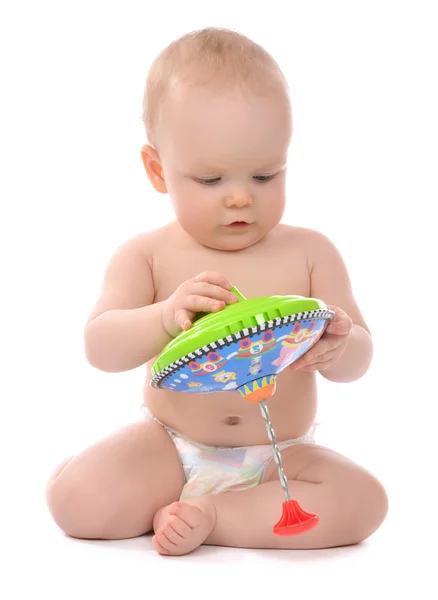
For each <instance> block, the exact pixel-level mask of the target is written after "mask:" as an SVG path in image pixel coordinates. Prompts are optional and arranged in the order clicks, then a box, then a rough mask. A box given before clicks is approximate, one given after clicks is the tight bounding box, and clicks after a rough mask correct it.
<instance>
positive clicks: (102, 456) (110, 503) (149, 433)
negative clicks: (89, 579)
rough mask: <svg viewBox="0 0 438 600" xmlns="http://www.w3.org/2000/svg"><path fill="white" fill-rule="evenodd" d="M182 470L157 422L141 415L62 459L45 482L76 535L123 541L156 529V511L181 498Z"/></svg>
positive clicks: (61, 518)
mask: <svg viewBox="0 0 438 600" xmlns="http://www.w3.org/2000/svg"><path fill="white" fill-rule="evenodd" d="M183 485H184V474H183V471H182V468H181V464H180V461H179V458H178V453H177V451H176V448H175V445H174V443H173V442H172V440H171V438H170V437H169V434H168V433H167V432H166V431H165V429H164V428H163V427H162V426H161V425H160V424H159V423H156V422H154V421H151V420H144V419H142V420H141V421H139V422H136V423H132V424H129V425H127V426H125V427H123V428H122V429H120V430H117V431H116V432H114V433H112V434H111V435H109V436H107V437H105V438H104V439H102V440H99V441H98V442H96V443H95V444H93V445H92V446H90V447H88V448H86V449H85V450H84V451H83V452H81V453H80V454H78V455H76V456H74V457H72V458H71V459H70V460H65V461H63V463H62V465H61V466H60V467H58V468H57V469H56V470H55V471H54V473H53V474H52V476H51V477H50V479H49V482H48V484H47V495H46V497H47V504H48V507H49V510H50V512H51V514H52V517H53V519H54V520H55V522H56V523H57V524H58V526H59V527H60V528H61V529H62V530H63V531H64V532H65V533H67V534H69V535H71V536H73V537H79V538H88V539H122V538H129V537H136V536H139V535H143V534H144V533H147V532H148V531H150V530H151V529H152V520H153V517H154V515H155V513H156V511H157V510H158V509H160V508H161V507H163V506H165V505H167V504H169V503H171V502H174V501H177V500H178V499H179V497H180V494H181V491H182V488H183Z"/></svg>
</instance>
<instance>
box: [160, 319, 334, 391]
mask: <svg viewBox="0 0 438 600" xmlns="http://www.w3.org/2000/svg"><path fill="white" fill-rule="evenodd" d="M326 324H327V319H326V318H312V319H307V320H301V321H295V322H289V323H285V324H280V325H275V326H273V327H270V328H266V329H264V331H259V332H258V333H251V334H250V332H249V331H248V330H244V331H241V332H239V333H238V334H235V335H234V336H233V340H232V343H229V340H228V342H227V343H226V345H225V342H224V341H223V340H221V341H220V342H218V343H215V344H210V346H208V347H205V348H207V351H205V350H204V352H199V351H198V352H199V353H200V354H201V356H199V357H198V356H196V352H195V353H193V354H191V355H190V357H189V358H188V357H185V358H184V359H182V360H180V361H178V364H176V363H174V364H173V365H171V366H170V367H168V368H167V369H168V370H169V371H170V372H169V374H164V376H163V375H162V376H161V377H160V378H159V379H160V381H159V382H155V386H156V387H163V388H167V389H170V390H173V391H176V392H189V393H190V392H198V393H199V392H202V393H211V392H229V391H234V390H236V389H237V388H239V387H240V386H243V385H244V384H249V383H250V382H252V381H254V380H256V379H260V378H264V377H267V381H270V378H271V376H272V375H275V374H277V373H279V372H280V371H282V370H283V369H284V368H286V367H287V366H288V365H290V364H291V363H292V362H294V361H295V360H297V359H298V358H299V357H300V356H302V355H303V354H304V353H305V352H307V350H309V348H311V346H313V345H314V344H315V343H316V342H317V340H318V339H319V338H320V337H321V335H322V334H323V333H324V330H325V327H326ZM245 334H248V335H245ZM221 342H222V344H223V345H222V346H221ZM152 384H153V385H154V382H153V383H152Z"/></svg>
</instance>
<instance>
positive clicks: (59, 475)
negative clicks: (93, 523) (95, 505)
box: [46, 456, 87, 537]
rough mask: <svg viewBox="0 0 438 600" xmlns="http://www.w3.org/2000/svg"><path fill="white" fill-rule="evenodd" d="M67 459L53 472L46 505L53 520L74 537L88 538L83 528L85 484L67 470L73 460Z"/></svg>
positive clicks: (48, 484)
mask: <svg viewBox="0 0 438 600" xmlns="http://www.w3.org/2000/svg"><path fill="white" fill-rule="evenodd" d="M73 458H74V457H73V456H70V457H69V458H66V459H65V460H64V461H62V463H61V464H60V465H58V466H57V467H56V469H55V470H54V471H53V473H52V474H51V476H50V477H49V480H48V482H47V486H46V503H47V507H48V509H49V511H50V514H51V515H52V518H53V520H54V521H55V523H56V524H57V525H58V527H59V528H60V529H62V530H63V531H64V533H66V534H68V535H71V536H72V537H87V536H86V535H85V534H86V530H85V529H84V527H83V524H84V519H83V516H84V514H85V502H84V490H83V489H82V488H83V484H82V483H81V482H80V481H77V478H75V477H71V476H70V472H69V470H67V471H66V470H65V468H66V467H67V465H68V464H69V463H70V462H71V460H72V459H73Z"/></svg>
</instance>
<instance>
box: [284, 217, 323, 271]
mask: <svg viewBox="0 0 438 600" xmlns="http://www.w3.org/2000/svg"><path fill="white" fill-rule="evenodd" d="M276 238H277V240H278V242H279V243H280V244H281V245H283V244H284V245H286V246H287V247H289V248H291V249H292V248H293V249H294V250H295V251H297V250H300V251H302V252H303V253H304V254H305V255H306V257H307V258H308V260H309V262H312V261H313V259H314V256H315V251H316V252H317V251H318V250H320V251H323V249H324V247H325V246H326V245H330V244H331V242H330V240H329V239H328V237H326V236H325V235H324V234H322V233H321V232H319V231H317V230H315V229H309V228H307V227H297V226H295V225H286V224H284V223H280V225H278V226H277V228H276Z"/></svg>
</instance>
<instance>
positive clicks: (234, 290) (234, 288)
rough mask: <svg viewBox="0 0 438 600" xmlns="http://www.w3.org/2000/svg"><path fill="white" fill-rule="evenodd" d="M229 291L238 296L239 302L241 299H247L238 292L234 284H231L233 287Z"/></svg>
mask: <svg viewBox="0 0 438 600" xmlns="http://www.w3.org/2000/svg"><path fill="white" fill-rule="evenodd" d="M230 292H231V293H232V294H234V295H235V296H237V297H238V298H239V301H240V302H241V301H242V300H247V298H245V296H244V295H243V294H241V293H240V292H239V290H238V289H237V288H236V286H235V285H233V287H232V288H231V290H230Z"/></svg>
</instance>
